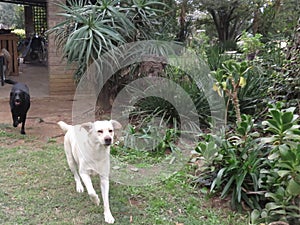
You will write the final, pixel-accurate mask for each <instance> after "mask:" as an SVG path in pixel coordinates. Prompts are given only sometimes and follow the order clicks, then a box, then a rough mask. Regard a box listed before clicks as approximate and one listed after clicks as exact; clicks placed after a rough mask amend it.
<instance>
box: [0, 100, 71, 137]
mask: <svg viewBox="0 0 300 225" xmlns="http://www.w3.org/2000/svg"><path fill="white" fill-rule="evenodd" d="M72 104H73V96H64V97H45V98H35V99H32V100H31V107H30V109H29V112H28V116H27V121H26V128H25V131H26V135H28V136H33V137H35V138H36V139H38V140H39V141H41V142H47V141H48V140H49V139H53V138H55V139H57V142H61V143H62V140H63V132H62V130H61V129H60V128H59V127H58V125H57V124H56V123H57V122H58V121H60V120H63V121H65V122H67V123H71V121H72ZM0 124H2V125H3V124H4V125H5V126H4V129H6V130H7V131H9V132H12V133H16V134H19V132H20V127H17V128H14V127H13V126H12V118H11V113H10V108H9V99H8V98H2V99H0ZM19 126H20V125H19Z"/></svg>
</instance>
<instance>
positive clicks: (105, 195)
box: [100, 177, 115, 223]
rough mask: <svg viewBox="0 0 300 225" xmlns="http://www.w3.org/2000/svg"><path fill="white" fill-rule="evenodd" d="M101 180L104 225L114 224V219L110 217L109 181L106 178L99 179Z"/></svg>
mask: <svg viewBox="0 0 300 225" xmlns="http://www.w3.org/2000/svg"><path fill="white" fill-rule="evenodd" d="M100 179H101V194H102V199H103V207H104V219H105V222H106V223H114V222H115V219H114V217H113V216H112V214H111V212H110V208H109V198H108V195H109V179H108V178H107V177H100Z"/></svg>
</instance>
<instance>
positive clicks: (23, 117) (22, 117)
mask: <svg viewBox="0 0 300 225" xmlns="http://www.w3.org/2000/svg"><path fill="white" fill-rule="evenodd" d="M20 121H21V122H22V127H21V134H26V133H25V122H26V114H25V115H22V116H21V117H20Z"/></svg>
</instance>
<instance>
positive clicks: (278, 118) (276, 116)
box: [270, 110, 282, 124]
mask: <svg viewBox="0 0 300 225" xmlns="http://www.w3.org/2000/svg"><path fill="white" fill-rule="evenodd" d="M270 113H271V115H272V118H273V119H274V120H275V121H276V122H277V124H282V121H281V113H280V112H279V111H278V110H270Z"/></svg>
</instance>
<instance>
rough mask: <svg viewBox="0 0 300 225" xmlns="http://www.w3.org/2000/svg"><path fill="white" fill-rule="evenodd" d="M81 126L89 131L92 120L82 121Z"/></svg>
mask: <svg viewBox="0 0 300 225" xmlns="http://www.w3.org/2000/svg"><path fill="white" fill-rule="evenodd" d="M80 126H81V127H82V128H84V129H85V130H86V131H90V130H91V129H92V127H93V123H92V122H87V123H83V124H81V125H80Z"/></svg>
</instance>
